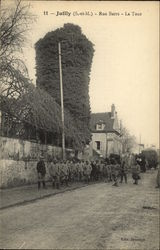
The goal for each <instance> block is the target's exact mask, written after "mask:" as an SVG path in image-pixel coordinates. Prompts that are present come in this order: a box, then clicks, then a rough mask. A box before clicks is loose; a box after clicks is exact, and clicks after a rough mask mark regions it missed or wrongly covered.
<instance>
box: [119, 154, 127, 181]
mask: <svg viewBox="0 0 160 250" xmlns="http://www.w3.org/2000/svg"><path fill="white" fill-rule="evenodd" d="M127 172H128V166H127V162H126V160H125V158H124V159H122V162H121V165H120V177H121V181H120V183H122V182H123V177H124V180H125V183H127Z"/></svg>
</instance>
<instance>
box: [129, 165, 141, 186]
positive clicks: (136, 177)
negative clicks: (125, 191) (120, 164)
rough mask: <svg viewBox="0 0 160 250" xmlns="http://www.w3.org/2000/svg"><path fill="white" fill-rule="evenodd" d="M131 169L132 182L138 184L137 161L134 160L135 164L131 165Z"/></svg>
mask: <svg viewBox="0 0 160 250" xmlns="http://www.w3.org/2000/svg"><path fill="white" fill-rule="evenodd" d="M131 171H132V178H133V180H134V183H133V184H136V185H138V180H139V179H140V172H141V169H140V166H139V164H138V162H137V161H135V164H134V165H132V167H131Z"/></svg>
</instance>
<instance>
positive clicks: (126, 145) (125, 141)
mask: <svg viewBox="0 0 160 250" xmlns="http://www.w3.org/2000/svg"><path fill="white" fill-rule="evenodd" d="M121 143H122V152H123V153H126V152H130V153H131V152H132V150H133V149H134V148H135V147H136V146H137V142H136V138H135V136H133V135H130V133H129V132H128V130H127V129H126V128H125V127H122V130H121Z"/></svg>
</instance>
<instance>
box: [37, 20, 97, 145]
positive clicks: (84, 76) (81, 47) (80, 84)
mask: <svg viewBox="0 0 160 250" xmlns="http://www.w3.org/2000/svg"><path fill="white" fill-rule="evenodd" d="M58 42H61V49H62V71H63V89H64V107H65V108H66V109H68V110H69V112H70V113H71V115H72V116H73V117H74V120H75V122H76V124H77V127H78V131H79V137H81V138H83V140H84V143H86V142H88V141H89V139H90V131H89V120H90V102H89V81H90V70H91V64H92V58H93V53H94V49H93V44H92V43H91V42H90V41H89V40H88V39H87V38H86V36H85V35H84V34H82V31H81V28H80V27H79V26H77V25H73V24H65V25H64V27H62V28H60V29H57V30H55V31H52V32H49V33H47V34H46V35H45V37H44V38H43V39H40V40H39V41H38V42H37V43H36V45H35V48H36V70H37V86H38V87H40V88H43V89H45V90H46V91H47V92H48V93H49V94H50V95H51V96H53V97H54V98H55V100H56V102H57V103H59V104H60V87H59V62H58ZM77 136H78V135H77Z"/></svg>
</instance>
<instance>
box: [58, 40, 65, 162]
mask: <svg viewBox="0 0 160 250" xmlns="http://www.w3.org/2000/svg"><path fill="white" fill-rule="evenodd" d="M58 55H59V77H60V94H61V119H62V158H63V160H64V159H65V133H64V105H63V81H62V62H61V43H60V42H59V43H58Z"/></svg>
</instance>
